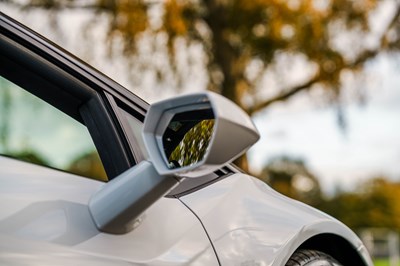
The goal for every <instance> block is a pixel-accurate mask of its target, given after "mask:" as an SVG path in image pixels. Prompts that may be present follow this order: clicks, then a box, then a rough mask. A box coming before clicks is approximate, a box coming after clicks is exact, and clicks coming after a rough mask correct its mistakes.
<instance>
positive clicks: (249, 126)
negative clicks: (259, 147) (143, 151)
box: [143, 92, 259, 177]
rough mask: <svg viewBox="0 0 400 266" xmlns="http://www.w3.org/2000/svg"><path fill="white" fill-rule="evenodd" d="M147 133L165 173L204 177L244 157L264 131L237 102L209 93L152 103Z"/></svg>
mask: <svg viewBox="0 0 400 266" xmlns="http://www.w3.org/2000/svg"><path fill="white" fill-rule="evenodd" d="M143 137H144V141H145V145H146V148H147V151H148V153H149V157H150V160H151V161H152V163H153V164H154V167H155V168H156V169H157V172H158V173H159V174H160V175H178V176H185V177H199V176H203V175H205V174H208V173H211V172H213V171H215V170H217V169H219V168H220V167H221V166H223V165H225V164H227V163H229V162H231V161H232V160H234V159H235V158H237V157H239V156H240V155H241V154H243V153H244V152H245V151H246V150H247V149H248V148H249V147H251V146H252V145H253V144H254V143H255V142H256V141H257V140H258V139H259V133H258V131H257V129H256V127H255V126H254V124H253V122H252V120H251V119H250V117H249V116H248V115H247V114H246V113H245V112H244V111H243V110H242V109H240V108H239V107H238V106H237V105H236V104H234V103H233V102H231V101H230V100H228V99H226V98H224V97H222V96H220V95H218V94H216V93H211V92H204V93H198V94H190V95H185V96H181V97H176V98H173V99H170V100H165V101H161V102H158V103H155V104H153V105H151V106H150V109H149V111H148V114H147V117H146V120H145V122H144V128H143Z"/></svg>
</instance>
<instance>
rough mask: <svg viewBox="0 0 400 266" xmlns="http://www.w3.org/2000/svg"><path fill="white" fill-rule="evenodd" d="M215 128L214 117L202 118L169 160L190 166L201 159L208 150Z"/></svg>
mask: <svg viewBox="0 0 400 266" xmlns="http://www.w3.org/2000/svg"><path fill="white" fill-rule="evenodd" d="M213 128H214V119H209V120H202V121H201V122H199V123H197V124H196V125H195V126H194V127H192V128H191V129H190V130H189V131H188V132H187V133H186V134H185V136H184V137H183V139H182V141H181V142H180V143H179V144H178V146H176V148H175V149H174V151H173V152H172V153H171V155H170V157H169V161H170V162H171V161H176V162H178V163H179V165H180V166H190V165H193V164H195V163H197V162H199V161H201V160H202V159H203V157H204V155H205V153H206V152H207V149H208V146H209V143H210V140H211V137H212V133H213Z"/></svg>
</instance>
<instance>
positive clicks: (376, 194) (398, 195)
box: [318, 177, 400, 230]
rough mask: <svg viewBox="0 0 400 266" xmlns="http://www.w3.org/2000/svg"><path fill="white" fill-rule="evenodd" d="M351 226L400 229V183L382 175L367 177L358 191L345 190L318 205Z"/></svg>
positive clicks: (354, 227)
mask: <svg viewBox="0 0 400 266" xmlns="http://www.w3.org/2000/svg"><path fill="white" fill-rule="evenodd" d="M318 207H319V208H320V209H321V210H323V211H325V212H327V213H329V214H331V215H332V216H334V217H336V218H338V219H339V220H341V221H342V222H344V223H345V224H346V225H348V226H349V227H351V228H352V229H361V228H366V227H383V228H392V229H396V230H400V183H398V182H391V181H388V180H387V179H385V178H383V177H379V178H374V179H372V180H368V181H367V182H365V183H364V184H362V185H361V186H360V187H359V189H358V190H357V191H356V192H352V193H350V192H343V193H340V194H338V195H336V196H335V197H333V198H332V199H330V200H328V201H326V202H325V203H323V204H321V205H319V206H318Z"/></svg>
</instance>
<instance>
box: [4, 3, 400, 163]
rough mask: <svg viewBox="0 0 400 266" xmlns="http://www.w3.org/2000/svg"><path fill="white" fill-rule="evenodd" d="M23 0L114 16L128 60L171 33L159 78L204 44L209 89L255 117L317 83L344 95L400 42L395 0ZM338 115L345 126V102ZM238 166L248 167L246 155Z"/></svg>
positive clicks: (116, 37) (112, 33)
mask: <svg viewBox="0 0 400 266" xmlns="http://www.w3.org/2000/svg"><path fill="white" fill-rule="evenodd" d="M6 1H7V2H11V3H15V4H17V5H21V4H19V3H20V2H19V1H16V0H14V1H13V0H6ZM388 3H389V5H391V6H392V8H391V11H393V12H392V13H391V14H388V16H386V18H385V23H380V25H381V26H382V28H381V29H379V30H376V29H375V30H374V27H375V25H373V24H372V21H373V20H372V17H373V15H374V14H376V13H377V12H378V10H379V8H380V6H381V5H384V4H386V5H387V4H388ZM22 5H23V6H24V7H37V8H45V9H48V10H53V11H60V10H63V9H89V10H93V11H94V12H97V13H98V14H100V13H101V14H108V15H109V18H110V20H109V31H108V33H109V34H108V39H109V43H110V44H111V45H112V44H115V43H116V44H122V47H123V48H122V49H123V52H124V53H125V54H126V55H128V56H127V58H133V57H132V56H131V55H133V54H135V53H136V52H137V45H138V41H139V40H140V39H141V38H142V37H143V36H147V37H148V36H149V34H150V35H152V36H155V37H154V39H152V40H153V44H151V45H153V46H154V47H157V45H156V44H155V43H156V42H159V41H160V40H163V39H167V41H166V44H167V46H168V49H167V51H168V52H167V54H166V58H168V60H169V61H170V64H169V65H170V69H168V70H166V69H165V68H164V69H163V67H159V66H158V67H157V65H154V66H153V67H154V68H155V69H153V70H154V71H155V72H156V73H157V75H156V76H157V77H159V78H160V79H163V78H170V76H171V75H170V73H171V71H172V73H174V74H175V75H174V77H175V79H177V80H180V79H182V78H184V77H182V75H181V73H179V67H178V64H179V63H178V62H179V60H178V57H179V50H181V49H182V44H183V46H184V47H186V48H188V47H192V46H196V45H197V46H198V45H200V47H202V51H203V53H204V54H205V55H206V60H204V67H205V69H206V70H207V72H208V77H209V80H208V89H210V90H213V91H216V92H219V93H221V94H222V95H224V96H226V97H228V98H229V99H231V100H233V101H234V102H236V103H237V104H238V105H240V106H241V107H242V108H244V109H245V110H246V111H247V112H248V113H249V114H250V115H252V114H254V113H256V112H258V111H260V110H263V109H264V108H266V107H268V106H270V105H271V104H272V103H274V102H277V101H284V100H286V99H288V98H290V97H291V96H293V95H295V94H297V93H299V92H301V91H304V90H308V89H311V88H315V87H318V88H320V89H323V91H325V92H326V93H327V94H326V95H329V98H331V99H333V100H338V95H339V93H340V89H341V82H342V79H343V76H344V75H348V74H351V73H353V74H354V73H356V72H358V71H359V70H360V69H361V68H362V66H363V65H364V64H365V62H367V61H368V60H369V59H371V58H373V57H375V56H376V55H378V54H379V53H381V52H382V51H397V50H398V49H399V48H400V34H399V31H400V27H399V15H400V8H399V4H398V2H395V1H389V2H388V1H377V0H356V1H354V0H327V1H321V0H288V1H281V0H253V1H248V0H231V1H228V0H215V1H213V0H187V1H185V0H166V1H156V0H154V1H153V0H93V1H78V0H69V1H61V0H30V1H28V4H22ZM157 14H158V16H157ZM154 18H155V19H154ZM375 28H376V27H375ZM145 33H146V34H145ZM368 40H369V41H368ZM178 44H180V45H178ZM151 45H150V46H151ZM149 49H153V48H151V47H150V48H149ZM132 60H135V59H132ZM298 62H300V64H301V65H302V66H303V67H302V70H304V69H309V70H310V71H308V72H309V73H306V74H304V73H302V74H304V75H303V77H301V78H299V72H300V71H298V68H294V67H293V66H294V65H296V63H298ZM189 64H190V62H189ZM148 68H151V66H150V67H147V69H148ZM271 73H273V74H274V75H275V76H276V77H277V78H278V79H277V80H276V88H273V89H272V88H265V87H264V84H265V83H264V82H263V78H265V76H266V75H268V74H271ZM138 77H140V75H139V76H138ZM338 118H339V119H338V121H339V124H343V117H342V113H341V112H340V108H339V112H338ZM239 164H240V165H241V166H242V167H244V168H247V167H246V165H247V163H246V159H245V158H244V159H242V160H240V161H239Z"/></svg>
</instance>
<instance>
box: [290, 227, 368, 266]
mask: <svg viewBox="0 0 400 266" xmlns="http://www.w3.org/2000/svg"><path fill="white" fill-rule="evenodd" d="M298 249H311V250H318V251H322V252H324V253H326V254H329V255H330V256H332V257H333V258H335V259H336V260H337V261H339V262H340V263H342V264H343V265H353V266H367V264H366V263H365V262H364V260H363V258H362V257H361V256H360V254H359V252H358V251H357V249H355V248H354V246H353V245H352V244H351V243H350V242H349V241H347V240H346V239H345V238H343V237H341V236H339V235H336V234H331V233H323V234H318V235H315V236H312V237H311V238H309V239H307V240H306V241H305V242H303V243H302V244H301V245H300V246H299V247H298V248H297V250H298Z"/></svg>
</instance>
